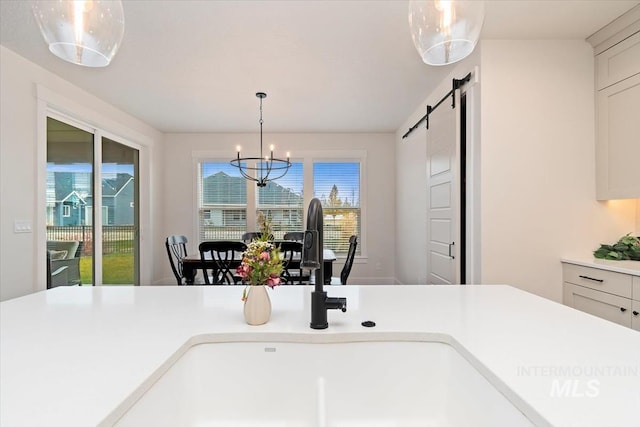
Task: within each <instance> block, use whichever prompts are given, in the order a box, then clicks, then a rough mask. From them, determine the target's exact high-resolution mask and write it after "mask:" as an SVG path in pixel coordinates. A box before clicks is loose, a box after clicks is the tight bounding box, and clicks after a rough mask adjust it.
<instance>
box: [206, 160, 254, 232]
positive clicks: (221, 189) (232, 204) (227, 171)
mask: <svg viewBox="0 0 640 427" xmlns="http://www.w3.org/2000/svg"><path fill="white" fill-rule="evenodd" d="M198 181H199V191H198V219H199V221H198V222H199V239H200V241H201V242H202V241H205V240H240V239H241V237H242V234H243V233H244V232H245V231H246V230H247V184H246V180H245V179H244V178H242V176H241V175H240V172H239V171H238V169H237V168H236V167H234V166H231V165H230V164H229V162H226V161H224V162H203V163H200V168H199V177H198Z"/></svg>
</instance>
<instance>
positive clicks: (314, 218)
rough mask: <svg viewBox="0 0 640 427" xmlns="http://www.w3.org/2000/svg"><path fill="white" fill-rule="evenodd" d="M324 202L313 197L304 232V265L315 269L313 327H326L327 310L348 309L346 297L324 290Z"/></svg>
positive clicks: (312, 303)
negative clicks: (331, 295)
mask: <svg viewBox="0 0 640 427" xmlns="http://www.w3.org/2000/svg"><path fill="white" fill-rule="evenodd" d="M322 217H323V213H322V204H321V203H320V200H318V199H313V200H311V203H309V210H308V212H307V230H306V231H305V233H304V244H303V248H302V267H304V268H308V269H311V270H315V280H316V283H315V289H314V290H313V292H311V324H310V326H311V329H326V328H327V327H329V323H328V322H327V310H342V312H343V313H344V312H345V311H347V299H346V298H332V297H328V296H327V293H326V292H325V291H324V288H323V285H324V259H323V254H322V249H323V234H324V233H323V224H322V222H323V221H322Z"/></svg>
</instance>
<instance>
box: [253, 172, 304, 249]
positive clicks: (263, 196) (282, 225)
mask: <svg viewBox="0 0 640 427" xmlns="http://www.w3.org/2000/svg"><path fill="white" fill-rule="evenodd" d="M303 181H304V174H303V164H302V163H298V162H294V163H292V165H291V167H290V168H289V171H288V172H287V174H286V175H285V176H283V177H282V178H279V179H277V180H275V181H270V182H268V183H267V185H266V187H258V191H257V192H256V198H257V201H256V210H257V212H262V213H263V215H264V216H265V217H266V218H267V219H268V220H270V221H271V226H272V228H273V235H274V237H275V238H276V240H281V239H282V238H283V237H284V234H285V233H286V232H288V231H302V218H303V212H304V206H303V191H302V189H303ZM256 227H257V226H256ZM256 231H257V228H256Z"/></svg>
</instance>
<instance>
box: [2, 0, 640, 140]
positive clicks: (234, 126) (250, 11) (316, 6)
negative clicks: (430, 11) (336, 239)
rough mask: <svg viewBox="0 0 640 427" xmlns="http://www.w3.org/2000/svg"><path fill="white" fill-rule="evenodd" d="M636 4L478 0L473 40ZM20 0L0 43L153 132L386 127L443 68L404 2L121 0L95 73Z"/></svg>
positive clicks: (573, 32)
mask: <svg viewBox="0 0 640 427" xmlns="http://www.w3.org/2000/svg"><path fill="white" fill-rule="evenodd" d="M638 3H640V0H633V1H616V0H603V1H600V0H583V1H564V0H546V1H522V0H519V1H507V0H501V1H487V8H486V10H487V12H486V19H485V25H484V28H483V31H482V38H484V39H584V38H586V37H587V36H589V35H591V34H592V33H594V32H595V31H597V30H598V29H600V28H601V27H602V26H604V25H605V24H607V23H609V22H610V21H612V20H613V19H615V18H616V17H618V16H620V15H621V14H622V13H624V12H625V11H627V10H629V9H631V8H632V7H633V6H634V5H636V4H638ZM29 6H30V5H29V2H27V1H16V0H0V14H1V15H0V18H1V20H0V30H1V31H0V43H1V44H2V45H3V46H5V47H6V48H8V49H11V50H13V51H15V52H16V53H18V54H19V55H22V56H24V57H26V58H27V59H29V60H30V61H33V62H35V63H36V64H39V65H41V66H42V67H44V68H46V69H48V70H50V71H51V72H53V73H55V74H58V75H60V76H61V77H63V78H64V79H66V80H68V81H70V82H72V83H74V84H75V85H77V86H79V87H81V88H83V89H85V90H87V91H88V92H91V93H93V94H95V95H96V96H98V97H99V98H101V99H103V100H105V101H107V102H109V103H111V104H113V105H114V106H116V107H118V108H119V109H121V110H123V111H126V112H128V113H130V114H131V115H133V116H136V117H138V118H140V119H141V120H143V121H145V122H147V123H148V124H150V125H151V126H153V127H155V128H156V129H158V130H161V131H163V132H236V131H251V132H254V131H256V130H257V129H259V127H258V126H259V125H258V99H257V98H256V97H255V93H256V92H258V91H264V92H267V94H268V97H267V98H266V99H265V100H264V128H265V132H362V131H367V132H374V131H375V132H379V131H385V132H386V131H395V130H396V129H398V128H399V127H400V126H401V125H402V123H403V122H404V120H406V118H407V117H408V116H409V115H410V114H411V113H412V112H413V111H414V110H415V108H416V107H417V106H418V105H419V104H420V103H421V102H422V101H423V100H424V98H426V96H427V95H428V94H429V93H430V91H431V90H432V88H433V87H434V85H436V84H437V83H438V82H439V81H441V79H442V78H443V76H445V75H446V74H448V73H449V71H450V69H451V67H452V66H446V67H430V66H427V65H425V64H423V63H422V61H421V59H420V58H419V56H418V54H417V52H416V50H415V49H414V47H413V43H412V41H411V35H410V33H409V26H408V21H407V10H408V1H406V0H393V1H362V0H359V1H307V0H299V1H273V0H268V1H267V0H260V1H175V0H155V1H152V0H124V10H125V21H126V24H125V35H124V39H123V42H122V47H121V48H120V51H119V52H118V54H117V55H116V57H115V59H114V60H113V62H112V63H111V65H109V66H108V67H106V68H102V69H91V68H84V67H79V66H76V65H73V64H69V63H67V62H64V61H62V60H60V59H58V58H56V57H54V56H53V55H52V54H50V53H49V52H48V49H47V47H46V45H45V43H44V41H43V39H42V37H41V35H40V32H39V30H38V28H37V25H36V23H35V21H34V19H33V17H32V15H31V11H30V7H29Z"/></svg>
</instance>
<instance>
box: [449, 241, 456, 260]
mask: <svg viewBox="0 0 640 427" xmlns="http://www.w3.org/2000/svg"><path fill="white" fill-rule="evenodd" d="M455 244H456V242H451V243H449V258H451V259H456V257H455V256H453V255H452V254H451V248H453V245H455Z"/></svg>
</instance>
